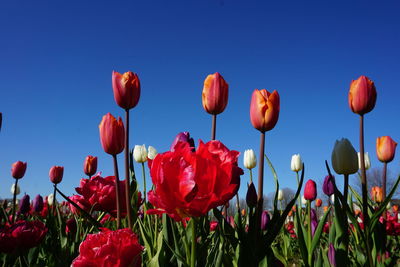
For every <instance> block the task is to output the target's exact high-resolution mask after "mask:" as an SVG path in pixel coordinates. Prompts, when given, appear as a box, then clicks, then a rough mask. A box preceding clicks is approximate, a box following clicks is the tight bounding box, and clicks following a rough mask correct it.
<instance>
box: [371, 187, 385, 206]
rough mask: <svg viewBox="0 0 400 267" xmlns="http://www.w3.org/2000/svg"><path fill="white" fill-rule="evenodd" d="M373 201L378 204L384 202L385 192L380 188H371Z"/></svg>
mask: <svg viewBox="0 0 400 267" xmlns="http://www.w3.org/2000/svg"><path fill="white" fill-rule="evenodd" d="M371 199H372V201H375V202H377V203H381V202H382V201H383V190H382V188H381V187H379V186H373V187H372V188H371Z"/></svg>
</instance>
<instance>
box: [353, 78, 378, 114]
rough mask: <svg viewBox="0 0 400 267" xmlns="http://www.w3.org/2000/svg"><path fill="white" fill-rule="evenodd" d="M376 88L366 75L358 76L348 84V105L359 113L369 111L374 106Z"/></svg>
mask: <svg viewBox="0 0 400 267" xmlns="http://www.w3.org/2000/svg"><path fill="white" fill-rule="evenodd" d="M375 102H376V88H375V85H374V82H373V81H371V80H370V79H369V78H368V77H366V76H360V78H358V79H357V80H355V81H352V82H351V84H350V91H349V106H350V109H351V110H352V111H353V112H354V113H357V114H359V115H364V114H365V113H368V112H370V111H371V110H372V109H373V108H374V107H375Z"/></svg>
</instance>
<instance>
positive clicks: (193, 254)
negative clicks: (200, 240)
mask: <svg viewBox="0 0 400 267" xmlns="http://www.w3.org/2000/svg"><path fill="white" fill-rule="evenodd" d="M192 223H193V226H192V250H191V255H190V256H191V257H190V267H195V266H196V220H195V219H194V218H192Z"/></svg>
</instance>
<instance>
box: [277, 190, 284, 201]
mask: <svg viewBox="0 0 400 267" xmlns="http://www.w3.org/2000/svg"><path fill="white" fill-rule="evenodd" d="M283 198H284V193H283V190H282V189H279V190H278V200H279V201H282V200H283Z"/></svg>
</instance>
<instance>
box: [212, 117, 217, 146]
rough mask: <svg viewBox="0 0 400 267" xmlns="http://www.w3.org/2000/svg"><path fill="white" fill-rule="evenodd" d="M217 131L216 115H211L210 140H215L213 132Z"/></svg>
mask: <svg viewBox="0 0 400 267" xmlns="http://www.w3.org/2000/svg"><path fill="white" fill-rule="evenodd" d="M216 131H217V115H215V114H213V115H212V124H211V140H215V132H216Z"/></svg>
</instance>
